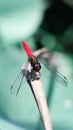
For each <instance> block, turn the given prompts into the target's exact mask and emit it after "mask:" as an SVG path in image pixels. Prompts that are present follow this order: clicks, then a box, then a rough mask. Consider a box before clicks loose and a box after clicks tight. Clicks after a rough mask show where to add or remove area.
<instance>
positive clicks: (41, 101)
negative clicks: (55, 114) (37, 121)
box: [28, 79, 52, 130]
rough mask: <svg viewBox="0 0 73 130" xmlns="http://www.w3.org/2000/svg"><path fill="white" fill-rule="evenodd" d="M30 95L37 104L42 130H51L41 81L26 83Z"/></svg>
mask: <svg viewBox="0 0 73 130" xmlns="http://www.w3.org/2000/svg"><path fill="white" fill-rule="evenodd" d="M28 83H29V85H30V87H31V90H32V93H33V95H34V98H35V101H36V103H37V106H38V109H39V112H40V116H41V119H42V122H43V126H44V130H52V124H51V119H50V113H49V110H48V106H47V102H46V97H45V94H44V90H43V87H42V83H41V80H40V79H39V80H35V81H28Z"/></svg>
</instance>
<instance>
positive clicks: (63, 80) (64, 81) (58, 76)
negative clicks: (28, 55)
mask: <svg viewBox="0 0 73 130" xmlns="http://www.w3.org/2000/svg"><path fill="white" fill-rule="evenodd" d="M40 61H41V63H43V64H44V66H45V67H46V68H47V69H49V70H50V71H51V72H52V73H53V74H54V75H55V77H56V80H57V81H58V82H60V83H61V84H63V85H64V86H65V87H67V86H68V81H67V78H66V77H65V76H64V75H62V74H61V73H59V72H58V71H57V70H56V67H51V66H50V65H48V64H47V63H46V62H45V61H44V60H40Z"/></svg>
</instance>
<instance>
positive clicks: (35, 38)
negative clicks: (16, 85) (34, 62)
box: [0, 0, 73, 130]
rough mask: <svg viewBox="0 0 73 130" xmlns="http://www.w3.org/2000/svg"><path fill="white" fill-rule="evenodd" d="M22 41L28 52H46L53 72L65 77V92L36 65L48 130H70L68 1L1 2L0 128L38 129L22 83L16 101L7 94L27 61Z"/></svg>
mask: <svg viewBox="0 0 73 130" xmlns="http://www.w3.org/2000/svg"><path fill="white" fill-rule="evenodd" d="M22 40H25V41H26V42H27V43H28V44H29V46H30V47H31V49H32V51H35V50H37V49H40V48H42V47H46V48H47V49H48V50H50V51H51V52H52V53H53V54H52V55H53V56H54V57H55V58H56V61H57V62H56V64H57V67H58V71H59V72H61V73H62V74H63V75H65V76H66V77H67V79H68V88H65V87H64V86H63V85H62V84H61V83H59V82H56V80H55V77H54V76H53V75H52V73H51V72H50V71H47V69H46V68H45V66H44V65H43V64H41V65H42V69H41V80H42V83H43V86H44V91H45V95H46V98H47V102H48V107H49V110H50V116H51V121H52V126H53V130H73V1H67V0H52V1H51V0H18V1H17V0H16V1H15V0H13V1H9V0H1V1H0V130H43V126H42V122H41V119H40V115H39V112H38V109H37V106H36V103H35V100H34V98H33V95H32V92H31V90H30V88H29V86H28V84H27V83H26V81H25V80H24V82H23V85H22V88H21V89H20V92H19V94H18V96H17V97H16V95H12V94H11V93H10V85H11V84H12V82H13V81H14V79H15V77H16V75H17V74H18V73H19V72H20V68H21V66H22V64H23V63H24V62H25V61H26V60H27V57H26V54H25V52H24V51H23V49H22V44H21V42H22ZM52 61H53V64H54V59H53V60H52ZM44 73H46V76H44ZM24 84H25V85H24Z"/></svg>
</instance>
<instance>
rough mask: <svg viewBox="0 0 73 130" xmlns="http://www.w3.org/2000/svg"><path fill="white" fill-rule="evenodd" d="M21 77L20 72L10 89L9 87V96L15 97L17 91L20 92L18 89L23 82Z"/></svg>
mask: <svg viewBox="0 0 73 130" xmlns="http://www.w3.org/2000/svg"><path fill="white" fill-rule="evenodd" d="M23 77H24V76H23V74H22V72H20V73H19V74H18V75H17V76H16V78H15V80H14V82H13V83H12V85H11V87H10V92H11V94H16V96H17V95H18V93H19V90H20V88H21V84H22V81H23Z"/></svg>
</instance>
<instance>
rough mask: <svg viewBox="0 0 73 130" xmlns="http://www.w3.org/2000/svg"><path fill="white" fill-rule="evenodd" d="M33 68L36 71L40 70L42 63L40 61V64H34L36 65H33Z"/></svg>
mask: <svg viewBox="0 0 73 130" xmlns="http://www.w3.org/2000/svg"><path fill="white" fill-rule="evenodd" d="M33 69H34V70H35V71H36V72H39V70H40V69H41V66H40V64H39V63H38V64H34V65H33Z"/></svg>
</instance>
